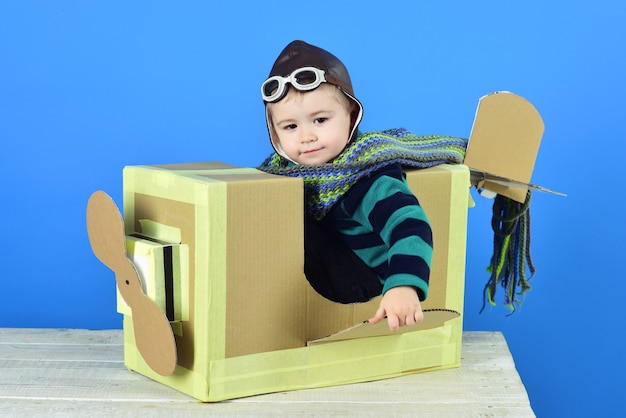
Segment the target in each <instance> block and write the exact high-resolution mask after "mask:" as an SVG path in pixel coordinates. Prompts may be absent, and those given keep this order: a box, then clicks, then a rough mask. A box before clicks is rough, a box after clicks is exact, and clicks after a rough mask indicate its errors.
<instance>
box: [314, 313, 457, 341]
mask: <svg viewBox="0 0 626 418" xmlns="http://www.w3.org/2000/svg"><path fill="white" fill-rule="evenodd" d="M459 316H461V314H459V313H458V312H457V311H453V310H451V309H424V319H423V320H422V322H420V323H419V324H415V325H414V326H412V327H401V328H400V329H399V330H398V331H395V332H394V331H391V330H390V329H389V325H387V321H386V320H383V321H380V322H377V323H376V324H372V323H370V322H368V321H364V322H362V323H360V324H357V325H355V326H353V327H350V328H347V329H345V330H343V331H339V332H337V333H335V334H333V335H329V336H328V337H324V338H319V339H317V340H313V341H309V342H307V345H309V346H311V345H316V344H323V343H329V342H333V341H345V340H352V339H355V338H367V337H380V336H385V335H393V334H402V333H405V332H410V331H422V330H427V329H433V328H438V327H441V326H443V325H444V323H445V322H446V321H449V320H451V319H454V318H458V317H459Z"/></svg>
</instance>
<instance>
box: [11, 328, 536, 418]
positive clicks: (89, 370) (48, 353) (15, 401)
mask: <svg viewBox="0 0 626 418" xmlns="http://www.w3.org/2000/svg"><path fill="white" fill-rule="evenodd" d="M462 353H463V359H462V364H461V367H460V368H457V369H450V370H441V371H434V372H428V373H418V374H414V375H409V376H403V377H398V378H393V379H386V380H379V381H376V382H369V383H359V384H353V385H346V386H335V387H328V388H322V389H309V390H301V391H293V392H284V393H275V394H268V395H260V396H253V397H249V398H243V399H236V400H232V401H225V402H220V403H212V404H209V403H205V404H203V403H199V402H197V401H196V400H195V399H193V398H190V397H188V396H187V395H184V394H182V393H180V392H177V391H176V390H174V389H171V388H169V387H167V386H164V385H161V384H159V383H156V382H154V381H152V380H150V379H148V378H146V377H144V376H141V375H139V374H137V373H134V372H131V371H128V370H127V369H126V368H125V367H124V363H123V339H122V331H121V330H106V331H88V330H80V329H22V328H0V415H1V416H16V417H20V418H22V417H28V416H46V417H52V416H113V417H120V416H133V417H135V416H167V417H174V416H183V417H189V416H234V415H237V416H257V417H258V416H277V415H285V416H347V415H356V416H375V417H384V416H385V417H386V416H419V417H429V416H438V417H461V416H470V417H473V416H489V417H494V416H510V417H534V416H535V415H534V413H533V411H532V409H531V407H530V403H529V400H528V395H527V394H526V390H525V388H524V385H523V384H522V382H521V380H520V378H519V375H518V373H517V371H516V370H515V364H514V363H513V359H512V357H511V353H510V352H509V349H508V347H507V344H506V341H505V340H504V337H503V336H502V334H501V333H499V332H464V333H463V351H462Z"/></svg>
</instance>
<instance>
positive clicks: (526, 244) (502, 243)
mask: <svg viewBox="0 0 626 418" xmlns="http://www.w3.org/2000/svg"><path fill="white" fill-rule="evenodd" d="M531 196H532V193H531V192H530V190H529V191H528V194H527V195H526V201H525V202H524V203H518V202H515V201H514V200H512V199H509V198H507V197H504V196H501V195H497V196H496V198H495V201H494V203H493V216H492V218H491V227H492V229H493V232H494V242H493V255H492V257H491V262H490V264H489V267H488V268H487V271H488V272H489V273H490V274H491V275H490V277H489V280H488V282H487V284H486V285H485V289H484V294H483V306H482V308H481V309H480V312H481V313H482V311H483V310H484V309H485V306H486V304H487V302H488V303H489V304H490V305H492V306H495V305H496V302H495V296H496V290H497V288H498V285H500V286H501V287H502V288H503V289H504V305H505V306H507V307H508V308H509V309H510V310H511V314H513V313H514V312H515V309H516V306H518V307H519V306H521V304H522V301H521V299H520V298H519V297H523V296H524V294H525V293H526V291H528V290H530V289H531V286H530V284H529V281H530V279H532V277H533V275H534V274H535V265H534V264H533V261H532V257H531V254H530V201H531ZM527 272H530V275H527ZM518 296H519V297H518Z"/></svg>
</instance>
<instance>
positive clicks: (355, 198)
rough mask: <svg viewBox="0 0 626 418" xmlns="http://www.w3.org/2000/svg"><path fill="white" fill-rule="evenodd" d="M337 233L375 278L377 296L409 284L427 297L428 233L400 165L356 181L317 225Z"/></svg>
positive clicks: (429, 254) (423, 297)
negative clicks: (378, 286)
mask: <svg viewBox="0 0 626 418" xmlns="http://www.w3.org/2000/svg"><path fill="white" fill-rule="evenodd" d="M320 222H322V224H323V225H324V226H325V227H326V228H331V229H333V230H335V231H338V232H339V234H340V237H341V239H342V240H343V241H344V243H345V244H346V245H347V246H348V247H349V248H351V249H352V250H353V251H354V252H355V254H356V255H357V256H358V257H359V258H360V259H361V260H363V262H364V263H365V264H367V265H368V266H369V267H370V268H371V269H373V270H374V272H375V273H376V274H377V275H378V277H379V278H380V281H381V284H382V285H383V294H385V292H386V291H387V290H389V289H391V288H393V287H397V286H412V287H414V288H416V290H417V292H418V296H419V298H420V300H424V299H426V297H427V296H428V280H429V276H430V261H431V258H432V252H433V241H432V230H431V227H430V224H429V222H428V218H427V217H426V214H425V213H424V210H423V209H422V207H421V206H420V204H419V202H418V200H417V198H416V197H415V196H414V195H413V193H412V192H411V191H410V190H409V187H408V185H407V183H406V181H405V179H404V176H403V174H402V168H401V166H400V164H391V165H387V166H385V167H383V168H381V169H379V170H377V171H375V172H374V173H372V174H371V175H369V176H367V177H365V178H362V179H361V180H360V181H359V182H357V183H356V184H355V185H354V186H353V187H352V188H351V189H350V190H349V191H348V192H346V193H345V194H344V195H343V197H342V198H341V199H340V200H339V201H338V202H337V204H335V205H333V207H332V208H331V210H330V211H329V212H328V214H327V215H326V216H325V217H324V218H323V219H322V220H321V221H320Z"/></svg>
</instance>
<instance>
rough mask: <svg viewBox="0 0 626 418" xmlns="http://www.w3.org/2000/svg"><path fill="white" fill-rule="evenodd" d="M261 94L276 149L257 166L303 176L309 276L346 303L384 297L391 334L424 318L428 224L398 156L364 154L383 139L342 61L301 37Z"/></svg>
mask: <svg viewBox="0 0 626 418" xmlns="http://www.w3.org/2000/svg"><path fill="white" fill-rule="evenodd" d="M262 95H263V101H264V103H265V108H266V118H267V127H268V131H269V136H270V141H271V143H272V146H273V148H274V150H275V151H276V153H275V154H273V155H271V156H270V157H269V158H268V159H267V160H266V161H265V162H264V163H263V164H262V165H261V166H260V167H259V168H260V169H262V170H264V171H268V172H273V173H276V174H286V175H292V176H300V177H303V178H304V181H305V195H306V198H307V214H306V215H307V216H306V219H307V220H306V224H305V275H306V276H307V279H308V280H309V282H310V283H311V285H312V286H313V287H314V288H315V289H316V290H317V291H318V292H319V293H320V294H322V295H323V296H325V297H327V298H329V299H331V300H334V301H336V302H341V303H354V302H363V301H367V300H369V299H371V298H373V297H375V296H378V295H380V294H381V293H382V295H383V297H382V300H381V303H380V307H379V309H378V310H377V311H376V313H375V314H374V316H373V317H372V318H371V319H370V322H372V323H376V322H379V321H381V320H382V319H384V318H385V317H387V321H388V325H389V328H390V329H391V330H392V331H396V330H397V329H398V327H400V326H405V325H406V326H411V325H414V324H415V323H418V322H420V321H421V320H422V319H423V317H424V315H423V313H422V307H421V304H420V301H423V300H424V299H426V297H427V295H428V280H429V275H430V262H431V257H432V245H433V244H432V231H431V227H430V224H429V222H428V219H427V217H426V214H425V213H424V211H423V209H422V207H421V206H420V204H419V202H418V200H417V198H416V197H415V196H414V195H413V194H412V193H411V191H410V190H409V187H408V185H407V184H406V181H405V179H404V176H403V174H402V169H401V166H400V163H399V162H398V161H397V159H391V160H389V161H383V162H382V163H380V162H378V163H377V164H374V165H372V164H371V161H378V160H377V156H376V153H375V152H374V153H373V154H371V155H370V154H368V152H362V150H372V149H380V148H381V147H376V146H375V143H376V141H378V138H379V137H381V136H384V135H378V136H377V135H364V134H362V133H360V132H359V131H358V125H359V122H360V121H361V118H362V116H363V106H362V105H361V103H360V102H359V100H358V99H357V98H356V97H355V96H354V92H353V89H352V83H351V80H350V77H349V75H348V72H347V70H346V68H345V66H344V65H343V63H342V62H341V61H340V60H339V59H338V58H337V57H335V56H334V55H332V54H330V53H329V52H327V51H325V50H323V49H321V48H318V47H315V46H313V45H309V44H307V43H305V42H302V41H294V42H292V43H290V44H289V45H288V46H287V47H286V48H285V49H284V50H283V51H282V52H281V54H280V55H279V57H278V59H277V60H276V62H275V63H274V66H273V68H272V70H271V72H270V75H269V78H268V79H267V80H266V81H265V82H264V83H263V85H262ZM386 134H392V135H391V138H392V139H394V138H401V137H402V136H403V135H404V136H406V135H407V133H406V132H404V131H394V132H386ZM387 136H390V135H387ZM372 144H374V145H373V146H372Z"/></svg>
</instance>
